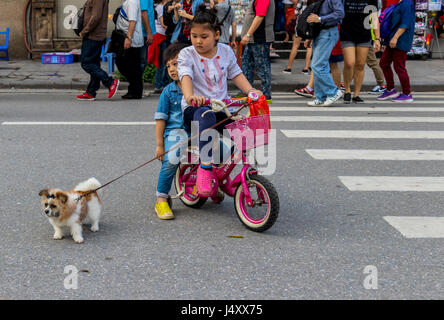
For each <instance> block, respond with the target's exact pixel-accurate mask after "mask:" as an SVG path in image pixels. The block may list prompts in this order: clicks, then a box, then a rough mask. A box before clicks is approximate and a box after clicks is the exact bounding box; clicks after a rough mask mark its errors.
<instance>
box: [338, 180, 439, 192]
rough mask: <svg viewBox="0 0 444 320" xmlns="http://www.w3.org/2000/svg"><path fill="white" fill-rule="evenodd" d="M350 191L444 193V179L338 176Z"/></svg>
mask: <svg viewBox="0 0 444 320" xmlns="http://www.w3.org/2000/svg"><path fill="white" fill-rule="evenodd" d="M339 179H340V180H341V182H342V183H343V184H344V185H345V186H346V187H347V188H348V189H349V190H350V191H416V192H442V191H444V177H392V176H339Z"/></svg>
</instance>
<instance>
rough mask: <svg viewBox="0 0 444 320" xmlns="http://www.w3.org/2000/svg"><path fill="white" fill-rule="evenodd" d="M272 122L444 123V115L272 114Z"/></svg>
mask: <svg viewBox="0 0 444 320" xmlns="http://www.w3.org/2000/svg"><path fill="white" fill-rule="evenodd" d="M271 121H272V122H428V123H442V122H444V117H363V116H351V117H349V116H333V117H330V116H272V117H271Z"/></svg>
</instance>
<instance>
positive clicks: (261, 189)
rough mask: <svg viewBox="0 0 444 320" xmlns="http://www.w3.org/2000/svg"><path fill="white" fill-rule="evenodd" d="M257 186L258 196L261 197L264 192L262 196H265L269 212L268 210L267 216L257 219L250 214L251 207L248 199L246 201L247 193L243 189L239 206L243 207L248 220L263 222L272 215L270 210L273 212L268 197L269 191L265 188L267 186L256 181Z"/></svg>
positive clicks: (254, 222) (242, 210)
mask: <svg viewBox="0 0 444 320" xmlns="http://www.w3.org/2000/svg"><path fill="white" fill-rule="evenodd" d="M255 187H256V190H257V191H258V192H257V194H258V198H259V195H260V194H262V196H263V197H264V198H265V199H264V200H265V202H266V204H267V212H266V214H265V216H264V217H263V218H262V219H260V220H256V219H254V218H252V217H251V216H250V214H249V213H248V211H247V210H248V209H249V208H251V207H248V205H247V201H246V198H245V194H244V191H243V190H242V192H241V194H240V197H239V202H240V203H239V207H240V209H241V212H242V215H243V216H244V218H245V219H247V220H248V222H250V223H252V224H261V223H263V222H265V221H266V220H267V219H268V217H269V216H270V212H271V205H270V198H269V197H268V193H267V191H266V190H265V188H264V187H262V185H260V184H257V183H255ZM250 194H251V192H250ZM252 200H254V199H252Z"/></svg>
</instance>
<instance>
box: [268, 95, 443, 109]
mask: <svg viewBox="0 0 444 320" xmlns="http://www.w3.org/2000/svg"><path fill="white" fill-rule="evenodd" d="M312 100H313V99H312ZM309 101H311V100H305V99H304V100H302V99H297V100H291V101H288V100H287V101H281V100H276V99H273V102H272V104H271V107H270V108H272V107H273V106H274V105H276V104H303V105H307V102H309ZM387 103H389V104H392V105H393V104H399V105H402V106H405V105H412V104H421V105H422V104H441V105H442V104H443V103H444V97H443V98H442V99H436V100H414V101H413V102H410V103H400V102H399V103H398V102H392V101H378V100H371V101H366V103H363V105H372V104H387ZM341 105H343V102H342V101H341V100H339V101H338V102H336V103H335V104H333V105H331V106H329V107H313V108H337V107H339V106H341Z"/></svg>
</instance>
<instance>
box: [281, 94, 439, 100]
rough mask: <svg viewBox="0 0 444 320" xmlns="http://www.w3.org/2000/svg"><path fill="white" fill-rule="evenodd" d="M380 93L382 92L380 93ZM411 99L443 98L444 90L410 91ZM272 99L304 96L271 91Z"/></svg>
mask: <svg viewBox="0 0 444 320" xmlns="http://www.w3.org/2000/svg"><path fill="white" fill-rule="evenodd" d="M381 94H382V93H381ZM379 95H380V94H368V93H364V94H360V95H359V96H360V97H361V98H370V99H376V98H377V97H378V96H379ZM412 96H413V99H415V97H420V98H442V99H444V92H412ZM272 98H273V101H274V100H275V99H279V98H298V99H305V98H304V97H301V96H299V95H297V94H296V93H293V92H280V93H273V95H272Z"/></svg>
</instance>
